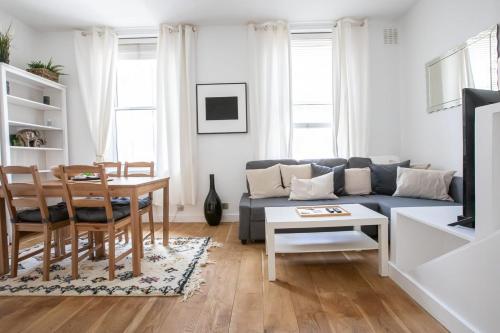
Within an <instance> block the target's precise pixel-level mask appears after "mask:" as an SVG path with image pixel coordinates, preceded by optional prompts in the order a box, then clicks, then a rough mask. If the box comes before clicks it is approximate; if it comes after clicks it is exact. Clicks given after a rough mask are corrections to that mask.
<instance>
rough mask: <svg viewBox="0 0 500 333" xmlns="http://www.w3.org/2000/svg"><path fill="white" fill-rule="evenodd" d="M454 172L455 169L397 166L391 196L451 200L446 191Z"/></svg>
mask: <svg viewBox="0 0 500 333" xmlns="http://www.w3.org/2000/svg"><path fill="white" fill-rule="evenodd" d="M454 174H455V171H444V170H425V169H411V168H400V167H398V176H397V180H396V185H397V189H396V192H394V194H393V196H395V197H412V198H423V199H434V200H448V201H453V199H452V198H451V197H450V196H449V194H448V191H449V189H450V183H451V179H452V178H453V175H454Z"/></svg>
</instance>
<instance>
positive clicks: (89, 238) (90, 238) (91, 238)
mask: <svg viewBox="0 0 500 333" xmlns="http://www.w3.org/2000/svg"><path fill="white" fill-rule="evenodd" d="M87 241H88V246H89V259H90V260H94V233H93V232H92V231H89V233H88V236H87Z"/></svg>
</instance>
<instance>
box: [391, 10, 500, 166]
mask: <svg viewBox="0 0 500 333" xmlns="http://www.w3.org/2000/svg"><path fill="white" fill-rule="evenodd" d="M496 23H500V1H498V0H475V1H470V0H441V1H435V0H420V1H419V2H417V3H416V5H415V6H414V7H413V8H411V9H410V10H409V11H408V13H407V14H406V15H404V16H403V17H402V18H401V19H400V20H399V25H400V36H401V45H400V47H401V52H400V55H399V59H400V64H399V73H400V77H399V86H400V91H399V93H400V110H401V155H402V157H404V158H411V159H412V161H414V162H418V163H424V162H425V163H427V162H429V163H432V165H433V167H435V168H446V169H453V170H457V171H459V174H461V171H462V118H461V117H462V113H461V108H460V107H458V108H453V109H449V110H444V111H440V112H436V113H432V114H428V113H427V112H426V92H425V89H426V83H425V63H426V62H428V61H429V60H431V59H433V58H435V57H438V56H440V55H441V54H443V53H445V52H446V51H447V50H449V49H451V48H453V47H455V46H457V45H459V44H461V43H462V42H464V41H465V40H467V39H468V38H469V37H472V36H474V35H476V34H478V33H479V32H481V31H483V30H486V29H487V28H489V27H490V26H492V25H493V24H496Z"/></svg>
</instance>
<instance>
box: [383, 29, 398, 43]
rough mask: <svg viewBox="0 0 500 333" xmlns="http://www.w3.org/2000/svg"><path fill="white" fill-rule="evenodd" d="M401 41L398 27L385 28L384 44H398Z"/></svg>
mask: <svg viewBox="0 0 500 333" xmlns="http://www.w3.org/2000/svg"><path fill="white" fill-rule="evenodd" d="M398 41H399V34H398V29H396V28H385V29H384V44H386V45H393V44H397V43H398Z"/></svg>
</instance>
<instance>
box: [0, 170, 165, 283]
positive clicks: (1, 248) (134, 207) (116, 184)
mask: <svg viewBox="0 0 500 333" xmlns="http://www.w3.org/2000/svg"><path fill="white" fill-rule="evenodd" d="M169 180H170V178H169V177H116V178H115V177H110V178H109V179H108V188H109V192H110V194H111V196H112V197H128V198H130V217H131V220H132V222H131V225H132V249H133V250H132V271H133V275H134V276H139V275H140V274H141V246H142V241H143V238H142V234H141V230H142V228H141V226H140V223H142V222H141V217H140V215H139V201H138V199H139V197H140V196H142V195H145V194H147V193H149V192H155V191H160V190H161V191H163V224H162V229H163V246H168V238H169V219H168V214H169V209H168V208H169V207H168V205H169V199H168V197H169ZM42 187H43V190H44V193H45V196H46V197H48V198H62V197H63V188H62V182H61V181H60V180H50V181H46V182H43V183H42ZM7 220H8V219H7V212H6V209H5V198H4V196H3V191H1V190H0V275H3V274H7V273H8V272H9V251H8V238H7Z"/></svg>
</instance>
